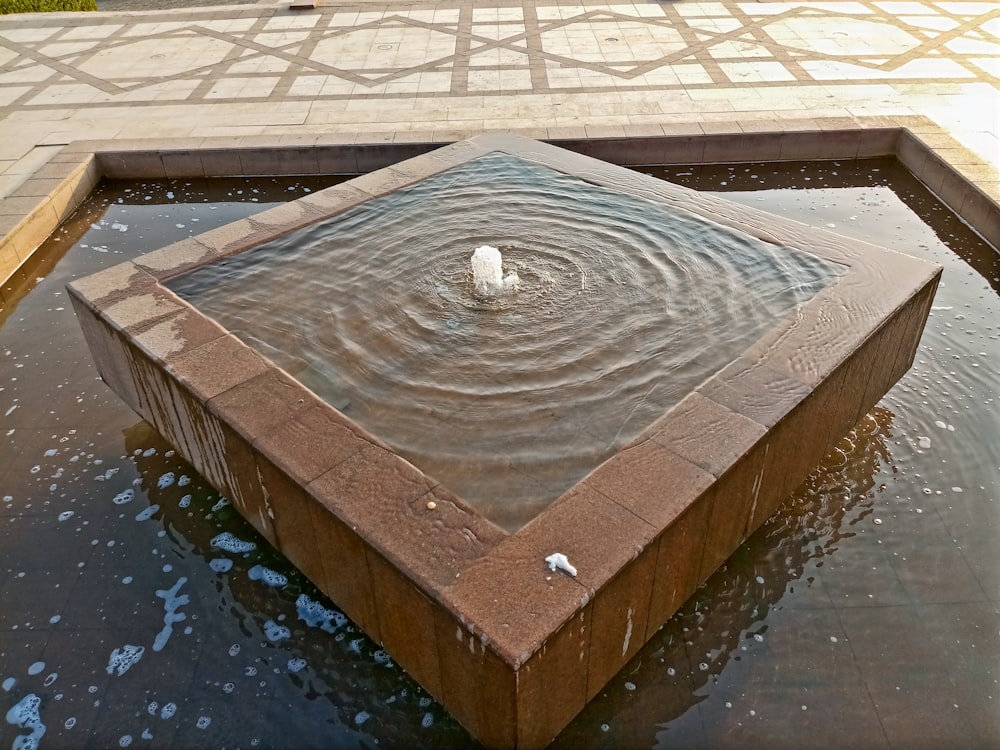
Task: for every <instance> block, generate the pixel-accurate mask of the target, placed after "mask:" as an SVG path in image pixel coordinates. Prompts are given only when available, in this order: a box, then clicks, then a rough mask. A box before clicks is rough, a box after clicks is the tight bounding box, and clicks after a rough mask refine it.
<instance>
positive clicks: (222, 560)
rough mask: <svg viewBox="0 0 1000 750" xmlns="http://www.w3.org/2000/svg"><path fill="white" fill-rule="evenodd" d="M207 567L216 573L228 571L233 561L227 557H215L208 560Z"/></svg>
mask: <svg viewBox="0 0 1000 750" xmlns="http://www.w3.org/2000/svg"><path fill="white" fill-rule="evenodd" d="M208 567H210V568H211V569H212V570H214V571H215V572H216V573H228V572H229V571H230V570H232V568H233V561H232V560H230V559H229V558H228V557H217V558H215V559H214V560H209V561H208Z"/></svg>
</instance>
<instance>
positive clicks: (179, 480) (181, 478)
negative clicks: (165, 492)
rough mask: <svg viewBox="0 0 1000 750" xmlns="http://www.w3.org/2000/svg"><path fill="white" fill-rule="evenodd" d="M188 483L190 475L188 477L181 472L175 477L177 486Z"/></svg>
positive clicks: (183, 485)
mask: <svg viewBox="0 0 1000 750" xmlns="http://www.w3.org/2000/svg"><path fill="white" fill-rule="evenodd" d="M189 484H191V477H189V476H188V475H187V474H181V475H180V476H179V477H178V478H177V486H178V487H187V486H188V485H189Z"/></svg>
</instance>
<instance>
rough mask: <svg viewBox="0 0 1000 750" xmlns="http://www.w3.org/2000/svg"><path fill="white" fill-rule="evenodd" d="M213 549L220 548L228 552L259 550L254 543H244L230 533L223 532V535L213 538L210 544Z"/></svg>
mask: <svg viewBox="0 0 1000 750" xmlns="http://www.w3.org/2000/svg"><path fill="white" fill-rule="evenodd" d="M210 543H211V545H212V546H213V547H218V548H219V549H221V550H225V551H226V552H233V553H238V552H252V551H253V550H255V549H257V545H256V544H254V543H253V542H244V541H243V540H242V539H238V538H237V537H235V536H233V535H232V534H231V533H230V532H228V531H223V532H222V533H221V534H218V535H217V536H214V537H212V541H211V542H210Z"/></svg>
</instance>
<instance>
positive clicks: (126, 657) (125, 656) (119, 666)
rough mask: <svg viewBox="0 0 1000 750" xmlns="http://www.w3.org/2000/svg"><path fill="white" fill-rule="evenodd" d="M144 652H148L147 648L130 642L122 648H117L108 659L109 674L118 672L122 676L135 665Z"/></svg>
mask: <svg viewBox="0 0 1000 750" xmlns="http://www.w3.org/2000/svg"><path fill="white" fill-rule="evenodd" d="M144 653H146V649H145V648H144V647H143V646H132V645H131V644H128V643H126V644H125V645H124V646H122V647H121V648H116V649H115V650H114V651H112V652H111V657H110V658H109V659H108V668H107V669H108V674H113V673H117V675H118V676H119V677H121V676H122V675H123V674H125V673H126V672H128V671H129V670H130V669H131V668H132V667H133V666H135V664H136V662H138V661H139V659H141V658H142V655H143V654H144Z"/></svg>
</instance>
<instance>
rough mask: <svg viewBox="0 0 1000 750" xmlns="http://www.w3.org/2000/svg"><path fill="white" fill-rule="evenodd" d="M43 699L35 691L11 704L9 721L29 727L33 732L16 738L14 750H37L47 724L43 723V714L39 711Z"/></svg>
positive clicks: (24, 727)
mask: <svg viewBox="0 0 1000 750" xmlns="http://www.w3.org/2000/svg"><path fill="white" fill-rule="evenodd" d="M41 705H42V699H41V698H39V697H38V696H37V695H35V694H34V693H28V694H27V695H26V696H24V697H23V698H22V699H21V700H19V701H18V702H17V703H15V704H14V705H13V706H11V709H10V710H9V711H8V712H7V723H8V724H13V725H14V726H18V727H20V728H21V729H27V730H29V731H30V732H31V734H22V735H21V736H20V737H18V738H17V739H15V740H14V744H13V745H12V746H11V748H12V750H35V749H36V748H37V747H38V743H39V741H40V740H41V739H42V737H43V736H44V735H45V725H44V724H43V723H42V716H41V713H40V712H39V710H38V709H39V708H41Z"/></svg>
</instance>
